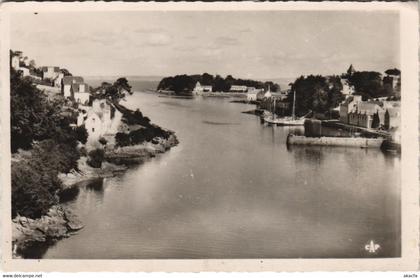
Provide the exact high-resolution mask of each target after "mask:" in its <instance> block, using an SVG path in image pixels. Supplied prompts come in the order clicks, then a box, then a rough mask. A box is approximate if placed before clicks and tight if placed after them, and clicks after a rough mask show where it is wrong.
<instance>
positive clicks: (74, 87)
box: [71, 83, 88, 93]
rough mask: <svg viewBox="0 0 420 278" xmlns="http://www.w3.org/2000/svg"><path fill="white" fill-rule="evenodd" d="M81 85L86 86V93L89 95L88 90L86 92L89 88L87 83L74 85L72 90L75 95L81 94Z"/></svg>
mask: <svg viewBox="0 0 420 278" xmlns="http://www.w3.org/2000/svg"><path fill="white" fill-rule="evenodd" d="M80 85H85V93H88V92H87V90H86V89H87V88H88V85H87V84H86V83H72V84H71V89H72V90H73V92H74V93H79V92H80Z"/></svg>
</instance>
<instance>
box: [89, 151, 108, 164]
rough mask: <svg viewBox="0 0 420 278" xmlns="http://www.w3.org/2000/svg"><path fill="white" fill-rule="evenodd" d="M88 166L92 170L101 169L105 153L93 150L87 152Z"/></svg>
mask: <svg viewBox="0 0 420 278" xmlns="http://www.w3.org/2000/svg"><path fill="white" fill-rule="evenodd" d="M88 155H89V159H88V161H87V163H88V165H89V166H91V167H93V168H101V166H102V162H103V161H104V157H105V152H104V150H103V149H95V150H93V151H90V152H89V154H88Z"/></svg>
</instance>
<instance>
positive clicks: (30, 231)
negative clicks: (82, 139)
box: [12, 132, 178, 258]
mask: <svg viewBox="0 0 420 278" xmlns="http://www.w3.org/2000/svg"><path fill="white" fill-rule="evenodd" d="M177 144H178V139H177V137H176V136H175V134H174V133H173V132H171V134H170V136H169V138H168V139H162V138H154V139H153V140H152V142H147V143H144V144H140V145H134V146H127V147H119V148H112V149H110V150H106V152H105V162H103V163H102V167H101V168H92V167H90V166H89V165H87V163H86V160H87V159H86V157H82V158H81V159H80V160H79V162H78V168H79V170H78V171H73V172H71V173H68V174H60V175H59V176H58V177H59V179H60V180H61V181H62V183H63V190H62V191H63V192H65V191H70V190H72V189H74V188H76V187H78V186H81V185H83V184H86V183H88V182H91V181H94V180H97V179H102V178H107V177H113V176H115V175H117V174H118V173H122V172H124V171H126V170H127V169H128V167H129V166H130V165H137V164H141V163H143V162H145V161H146V160H148V159H150V158H152V157H155V156H156V155H158V154H160V153H164V152H166V151H167V150H169V149H170V148H172V147H174V146H176V145H177ZM83 226H84V225H83V224H82V223H81V221H80V220H79V219H78V218H77V216H76V215H74V214H73V213H72V212H71V211H70V210H69V209H67V208H65V207H63V206H62V205H60V204H58V205H54V206H53V207H51V208H50V209H49V211H48V213H47V214H46V215H43V216H42V217H41V218H38V219H31V218H27V217H24V216H19V215H18V216H16V217H15V218H14V219H13V220H12V250H13V251H12V255H13V258H23V257H26V256H27V255H26V254H28V252H30V251H29V250H30V249H31V247H32V246H38V245H46V246H47V245H48V244H51V243H53V242H55V241H57V240H60V239H62V238H66V237H69V236H71V235H73V234H75V233H77V231H78V230H80V229H82V228H83Z"/></svg>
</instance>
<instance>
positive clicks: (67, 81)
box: [61, 76, 84, 98]
mask: <svg viewBox="0 0 420 278" xmlns="http://www.w3.org/2000/svg"><path fill="white" fill-rule="evenodd" d="M83 82H84V80H83V77H81V76H64V77H63V79H62V86H61V92H62V94H63V95H64V97H65V98H72V97H73V95H72V91H71V86H72V84H75V83H83Z"/></svg>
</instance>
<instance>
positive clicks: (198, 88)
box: [193, 81, 213, 95]
mask: <svg viewBox="0 0 420 278" xmlns="http://www.w3.org/2000/svg"><path fill="white" fill-rule="evenodd" d="M212 91H213V87H212V86H210V85H201V83H200V82H198V81H197V83H196V84H195V87H194V89H193V93H194V94H196V95H201V94H203V93H210V92H212Z"/></svg>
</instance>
